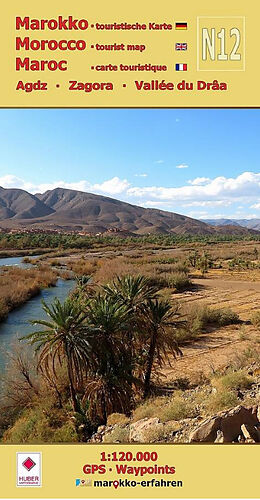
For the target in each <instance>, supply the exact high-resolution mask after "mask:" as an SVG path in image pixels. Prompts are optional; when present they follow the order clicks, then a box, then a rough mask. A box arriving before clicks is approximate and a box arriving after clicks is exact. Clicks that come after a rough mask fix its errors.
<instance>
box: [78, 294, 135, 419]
mask: <svg viewBox="0 0 260 500" xmlns="http://www.w3.org/2000/svg"><path fill="white" fill-rule="evenodd" d="M87 321H88V324H89V326H90V328H91V331H93V332H95V342H94V344H93V355H94V356H95V359H96V360H97V362H96V368H95V372H93V370H92V373H90V374H89V375H90V377H89V378H90V380H89V381H88V382H87V384H86V392H85V396H84V400H87V401H88V404H89V416H90V418H91V419H93V418H95V417H99V419H100V421H101V422H106V419H107V416H108V415H109V414H110V413H114V412H123V413H128V412H129V410H130V403H129V402H130V399H131V391H132V389H131V382H130V381H129V375H128V366H129V351H128V345H127V344H126V342H125V338H124V332H126V331H127V330H128V328H129V310H128V309H127V308H126V306H124V305H120V304H118V303H117V302H116V301H115V300H114V298H113V297H111V296H108V295H101V294H97V295H96V296H95V297H94V298H93V299H92V300H91V301H90V302H89V304H88V307H87Z"/></svg>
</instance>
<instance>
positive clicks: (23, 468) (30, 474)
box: [16, 453, 42, 487]
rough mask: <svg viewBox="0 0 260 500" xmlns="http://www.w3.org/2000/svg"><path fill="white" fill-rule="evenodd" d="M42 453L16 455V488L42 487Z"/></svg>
mask: <svg viewBox="0 0 260 500" xmlns="http://www.w3.org/2000/svg"><path fill="white" fill-rule="evenodd" d="M41 473H42V471H41V453H17V454H16V486H24V487H25V486H41Z"/></svg>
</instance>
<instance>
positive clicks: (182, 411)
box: [159, 396, 196, 422]
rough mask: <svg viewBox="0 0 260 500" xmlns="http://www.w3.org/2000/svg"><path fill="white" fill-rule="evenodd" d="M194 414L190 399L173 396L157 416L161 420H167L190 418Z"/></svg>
mask: <svg viewBox="0 0 260 500" xmlns="http://www.w3.org/2000/svg"><path fill="white" fill-rule="evenodd" d="M195 415H196V411H195V409H194V407H193V405H192V402H191V401H187V400H185V399H184V398H182V397H181V396H174V397H173V398H172V400H171V401H170V402H169V403H168V404H166V405H165V407H164V408H163V410H162V412H161V414H160V417H159V418H160V420H161V421H162V422H168V421H169V420H182V419H184V418H192V417H194V416H195Z"/></svg>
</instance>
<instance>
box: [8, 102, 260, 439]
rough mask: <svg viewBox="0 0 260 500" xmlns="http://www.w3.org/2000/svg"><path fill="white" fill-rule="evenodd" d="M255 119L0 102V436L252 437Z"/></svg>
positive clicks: (258, 245)
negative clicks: (5, 107) (17, 105)
mask: <svg viewBox="0 0 260 500" xmlns="http://www.w3.org/2000/svg"><path fill="white" fill-rule="evenodd" d="M259 122H260V113H259V110H221V109H219V110H209V109H207V110H206V109H205V110H195V109H193V110H189V109H175V110H174V109H171V110H170V109H169V110H160V109H154V110H152V109H146V110H145V109H144V110H141V109H140V110H136V109H132V110H131V109H129V110H124V109H122V110H102V109H100V110H87V109H85V110H73V109H70V110H62V109H61V110H55V109H53V110H50V109H48V110H37V109H35V110H15V109H13V110H11V109H10V110H0V132H1V134H0V136H1V164H0V186H1V187H0V444H2V445H8V444H37V443H48V444H54V443H55V444H56V443H58V444H59V443H75V444H76V443H86V444H89V445H91V443H168V444H171V443H172V444H175V443H186V444H189V443H205V442H208V443H216V444H222V443H235V444H244V445H246V444H249V443H250V444H255V443H256V444H257V443H260V165H259ZM205 124H206V126H205ZM234 144H235V146H234ZM28 152H29V153H30V154H28Z"/></svg>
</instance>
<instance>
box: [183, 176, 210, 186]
mask: <svg viewBox="0 0 260 500" xmlns="http://www.w3.org/2000/svg"><path fill="white" fill-rule="evenodd" d="M209 182H210V178H209V177H196V179H193V180H191V181H188V184H191V185H192V186H203V184H208V183H209Z"/></svg>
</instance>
